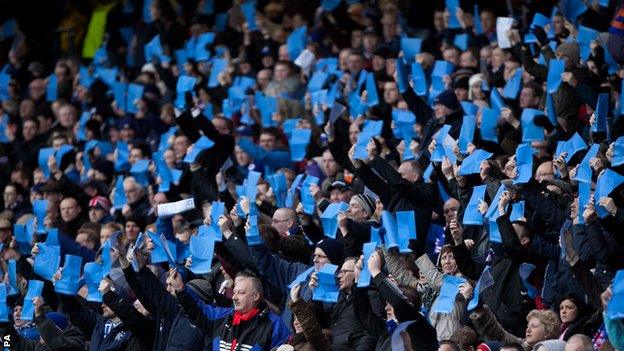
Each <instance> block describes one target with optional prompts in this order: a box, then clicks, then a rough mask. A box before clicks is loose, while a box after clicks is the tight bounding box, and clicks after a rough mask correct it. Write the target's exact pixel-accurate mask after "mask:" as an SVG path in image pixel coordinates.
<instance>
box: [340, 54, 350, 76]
mask: <svg viewBox="0 0 624 351" xmlns="http://www.w3.org/2000/svg"><path fill="white" fill-rule="evenodd" d="M350 55H351V50H349V49H345V50H342V51H340V54H338V68H340V69H341V70H342V71H347V70H348V69H349V68H348V65H347V61H348V59H349V56H350Z"/></svg>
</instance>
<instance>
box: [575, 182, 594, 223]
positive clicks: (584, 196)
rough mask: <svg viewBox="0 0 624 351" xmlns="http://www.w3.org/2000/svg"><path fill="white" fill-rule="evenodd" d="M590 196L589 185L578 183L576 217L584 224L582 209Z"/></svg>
mask: <svg viewBox="0 0 624 351" xmlns="http://www.w3.org/2000/svg"><path fill="white" fill-rule="evenodd" d="M590 196H591V185H590V184H589V183H579V184H578V219H579V224H585V218H583V211H585V206H587V205H588V204H589V200H590Z"/></svg>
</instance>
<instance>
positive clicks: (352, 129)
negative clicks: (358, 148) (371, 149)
mask: <svg viewBox="0 0 624 351" xmlns="http://www.w3.org/2000/svg"><path fill="white" fill-rule="evenodd" d="M359 136H360V128H359V127H358V126H357V125H356V124H355V123H351V125H350V126H349V142H351V144H355V143H356V142H357V139H358V137H359Z"/></svg>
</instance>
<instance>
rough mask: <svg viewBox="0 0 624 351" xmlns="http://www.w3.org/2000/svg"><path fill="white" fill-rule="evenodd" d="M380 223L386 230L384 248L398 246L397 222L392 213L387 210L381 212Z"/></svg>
mask: <svg viewBox="0 0 624 351" xmlns="http://www.w3.org/2000/svg"><path fill="white" fill-rule="evenodd" d="M381 225H382V226H383V228H384V230H385V232H386V236H385V240H384V242H385V243H386V248H392V247H399V238H398V234H397V223H396V219H395V217H394V216H393V215H392V213H390V212H388V211H382V212H381Z"/></svg>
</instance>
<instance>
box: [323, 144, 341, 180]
mask: <svg viewBox="0 0 624 351" xmlns="http://www.w3.org/2000/svg"><path fill="white" fill-rule="evenodd" d="M339 170H340V166H338V163H336V160H334V156H332V154H331V152H330V151H329V150H326V151H325V152H323V171H324V172H325V175H326V176H328V177H333V176H335V175H336V173H338V171H339Z"/></svg>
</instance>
